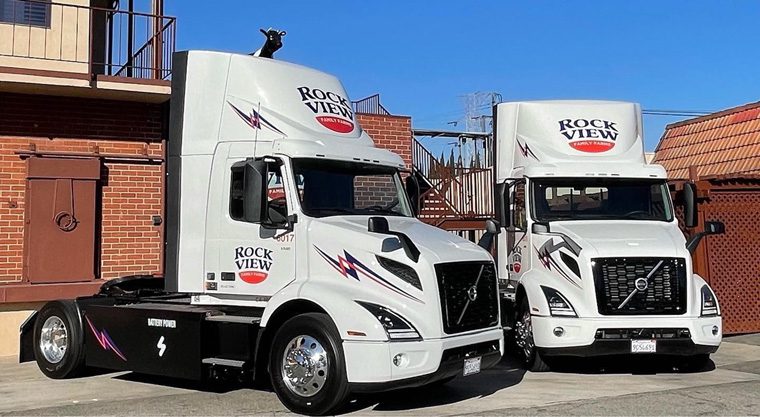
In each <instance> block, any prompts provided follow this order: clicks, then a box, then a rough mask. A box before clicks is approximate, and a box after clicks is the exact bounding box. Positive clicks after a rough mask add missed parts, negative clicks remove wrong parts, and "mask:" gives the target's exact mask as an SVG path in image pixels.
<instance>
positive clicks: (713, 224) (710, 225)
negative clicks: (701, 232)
mask: <svg viewBox="0 0 760 417" xmlns="http://www.w3.org/2000/svg"><path fill="white" fill-rule="evenodd" d="M723 233H726V225H724V224H723V222H719V221H709V222H705V234H706V235H722V234H723Z"/></svg>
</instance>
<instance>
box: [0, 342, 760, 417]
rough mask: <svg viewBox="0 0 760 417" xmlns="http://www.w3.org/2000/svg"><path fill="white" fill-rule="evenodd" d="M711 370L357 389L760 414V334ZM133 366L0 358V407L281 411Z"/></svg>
mask: <svg viewBox="0 0 760 417" xmlns="http://www.w3.org/2000/svg"><path fill="white" fill-rule="evenodd" d="M713 360H714V366H711V368H712V369H709V370H706V371H703V372H698V373H678V372H673V371H672V370H671V369H670V368H669V367H668V366H667V365H666V364H662V363H656V362H650V361H647V362H643V361H640V360H624V361H616V362H610V363H605V364H601V363H592V364H589V363H581V364H570V365H569V368H568V369H565V370H563V371H562V372H550V373H530V372H528V373H525V372H523V371H520V370H517V369H516V368H515V366H514V364H513V363H512V362H511V361H510V359H509V358H507V359H505V360H504V361H503V362H502V363H501V364H499V365H498V366H497V367H495V368H493V369H489V370H486V371H484V372H483V373H481V374H479V375H476V376H472V377H468V378H459V379H457V380H454V381H453V382H451V383H449V384H448V385H446V386H444V387H440V388H436V389H417V390H411V391H403V392H400V393H393V394H384V395H378V396H367V397H361V398H358V399H356V400H354V401H353V402H352V404H350V406H349V407H348V409H347V410H346V411H347V412H351V413H355V414H358V415H369V414H372V415H466V414H471V415H760V335H749V336H739V337H732V338H727V339H725V341H724V343H723V345H722V346H721V348H720V350H719V351H718V352H717V353H716V354H714V355H713ZM196 388H197V387H194V386H192V385H183V384H181V383H178V382H176V381H167V380H161V379H156V378H148V377H140V376H135V375H134V374H123V373H122V374H108V375H97V376H90V377H86V378H80V379H75V380H67V381H53V380H48V379H45V378H44V377H43V376H42V374H41V373H40V372H39V370H37V367H36V365H35V364H33V363H28V364H23V365H19V364H16V363H15V361H14V358H3V359H0V416H4V415H198V416H199V415H225V416H226V415H251V414H266V415H274V414H287V410H285V408H284V407H283V406H282V405H281V404H280V403H279V402H278V401H277V398H276V397H275V395H274V394H273V393H271V392H265V391H255V390H252V389H244V388H239V387H238V388H233V389H231V390H229V391H227V392H223V393H214V392H208V391H200V390H197V389H196Z"/></svg>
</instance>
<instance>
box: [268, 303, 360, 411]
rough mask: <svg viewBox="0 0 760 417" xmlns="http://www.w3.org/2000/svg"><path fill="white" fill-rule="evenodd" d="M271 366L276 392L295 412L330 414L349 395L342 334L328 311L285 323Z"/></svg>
mask: <svg viewBox="0 0 760 417" xmlns="http://www.w3.org/2000/svg"><path fill="white" fill-rule="evenodd" d="M269 366H270V369H269V375H270V378H271V382H272V388H273V389H274V392H275V393H276V394H277V397H278V398H279V399H280V401H281V402H282V403H283V404H284V405H285V406H286V407H287V408H288V409H289V410H290V411H293V412H295V413H300V414H309V415H324V414H330V413H332V412H334V410H335V409H337V408H339V407H340V406H342V405H343V404H344V403H345V401H346V398H347V397H348V392H349V387H348V379H347V377H346V361H345V357H344V355H343V347H342V346H341V339H340V335H339V333H338V330H337V329H336V328H335V325H334V324H333V322H332V320H331V319H330V316H328V315H327V314H323V313H308V314H301V315H298V316H295V317H293V318H292V319H290V320H288V321H286V322H285V323H283V325H282V327H280V328H279V329H278V330H277V333H276V334H275V336H274V340H273V341H272V349H271V352H270V358H269Z"/></svg>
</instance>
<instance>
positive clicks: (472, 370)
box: [464, 356, 480, 376]
mask: <svg viewBox="0 0 760 417" xmlns="http://www.w3.org/2000/svg"><path fill="white" fill-rule="evenodd" d="M478 372H480V356H478V357H477V358H470V359H465V360H464V376H467V375H474V374H477V373H478Z"/></svg>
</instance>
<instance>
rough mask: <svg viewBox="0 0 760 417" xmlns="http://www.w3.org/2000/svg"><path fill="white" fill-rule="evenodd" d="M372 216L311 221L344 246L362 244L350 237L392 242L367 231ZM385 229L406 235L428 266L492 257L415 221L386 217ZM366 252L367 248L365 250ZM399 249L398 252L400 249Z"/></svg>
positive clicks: (464, 240) (337, 217) (450, 235)
mask: <svg viewBox="0 0 760 417" xmlns="http://www.w3.org/2000/svg"><path fill="white" fill-rule="evenodd" d="M370 217H371V216H334V217H323V218H319V219H314V220H313V223H312V224H313V225H314V224H320V225H321V226H317V227H318V228H320V229H322V228H323V227H324V229H323V230H324V231H329V233H330V236H334V237H336V238H337V237H341V238H345V239H346V242H347V243H350V242H356V243H358V242H361V241H362V240H353V239H352V238H351V237H350V236H352V235H357V238H358V237H359V236H358V235H362V236H364V239H366V236H367V235H368V234H369V235H372V236H375V237H376V238H377V239H380V240H385V239H388V238H392V239H395V238H394V237H393V236H390V235H381V234H377V233H369V232H367V222H368V220H369V218H370ZM385 218H386V219H388V226H389V228H390V230H391V231H393V232H401V233H404V234H406V235H407V236H409V238H410V239H411V240H412V242H413V243H414V244H415V246H417V248H418V249H419V250H420V254H421V255H422V256H423V257H424V258H425V259H427V260H428V261H430V262H431V263H438V262H452V261H490V260H491V256H490V254H488V252H486V251H485V250H484V249H482V248H481V247H480V246H478V245H476V244H474V243H472V242H470V241H469V240H466V239H463V238H460V237H459V236H457V235H455V234H453V233H449V232H446V231H444V230H442V229H439V228H437V227H433V226H430V225H428V224H425V223H423V222H421V221H419V220H417V219H415V218H409V217H398V216H385ZM367 249H369V248H367ZM399 250H400V249H399Z"/></svg>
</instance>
